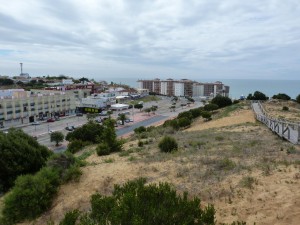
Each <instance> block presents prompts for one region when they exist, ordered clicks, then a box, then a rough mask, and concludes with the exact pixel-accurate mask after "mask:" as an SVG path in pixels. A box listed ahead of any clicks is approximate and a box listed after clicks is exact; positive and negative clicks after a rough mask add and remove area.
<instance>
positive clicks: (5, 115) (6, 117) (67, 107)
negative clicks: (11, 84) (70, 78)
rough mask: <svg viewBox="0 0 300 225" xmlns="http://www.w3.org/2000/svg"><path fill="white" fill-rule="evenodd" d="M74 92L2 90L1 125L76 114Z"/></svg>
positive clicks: (0, 95)
mask: <svg viewBox="0 0 300 225" xmlns="http://www.w3.org/2000/svg"><path fill="white" fill-rule="evenodd" d="M75 109H76V105H75V98H74V95H73V94H67V93H65V92H57V93H51V92H50V93H32V92H31V91H24V90H23V89H17V90H13V89H11V90H3V91H1V92H0V125H2V126H15V125H21V124H28V123H31V122H34V121H36V120H42V119H44V118H48V117H54V116H63V115H68V114H74V113H75Z"/></svg>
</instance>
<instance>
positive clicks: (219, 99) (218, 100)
mask: <svg viewBox="0 0 300 225" xmlns="http://www.w3.org/2000/svg"><path fill="white" fill-rule="evenodd" d="M211 104H216V105H218V106H219V108H223V107H226V106H229V105H232V101H231V99H230V98H228V97H225V96H221V95H217V96H216V97H214V98H213V99H212V100H211Z"/></svg>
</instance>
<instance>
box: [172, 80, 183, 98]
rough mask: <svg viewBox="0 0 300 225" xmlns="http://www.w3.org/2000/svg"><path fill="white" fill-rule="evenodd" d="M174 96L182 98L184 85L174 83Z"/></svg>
mask: <svg viewBox="0 0 300 225" xmlns="http://www.w3.org/2000/svg"><path fill="white" fill-rule="evenodd" d="M174 95H175V96H184V83H182V82H176V83H174Z"/></svg>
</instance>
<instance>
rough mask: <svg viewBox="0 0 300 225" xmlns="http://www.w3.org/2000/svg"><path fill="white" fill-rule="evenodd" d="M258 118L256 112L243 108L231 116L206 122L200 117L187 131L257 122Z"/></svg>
mask: <svg viewBox="0 0 300 225" xmlns="http://www.w3.org/2000/svg"><path fill="white" fill-rule="evenodd" d="M255 122H256V120H255V118H254V114H253V112H252V111H251V110H250V109H241V110H238V111H236V112H234V113H233V114H231V116H229V117H224V118H220V119H216V120H212V121H208V122H204V120H203V119H198V120H197V121H196V122H195V123H194V124H193V126H192V127H190V128H188V129H186V130H185V131H186V132H188V131H198V130H206V129H209V128H220V127H226V126H232V125H236V124H242V123H255Z"/></svg>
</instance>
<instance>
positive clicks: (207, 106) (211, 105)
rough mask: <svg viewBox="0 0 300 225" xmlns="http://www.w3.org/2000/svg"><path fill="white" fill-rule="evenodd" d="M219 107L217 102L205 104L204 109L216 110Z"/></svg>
mask: <svg viewBox="0 0 300 225" xmlns="http://www.w3.org/2000/svg"><path fill="white" fill-rule="evenodd" d="M218 108H219V106H218V105H217V104H212V103H210V104H207V105H205V106H204V110H206V111H214V110H217V109H218Z"/></svg>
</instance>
